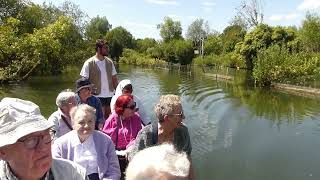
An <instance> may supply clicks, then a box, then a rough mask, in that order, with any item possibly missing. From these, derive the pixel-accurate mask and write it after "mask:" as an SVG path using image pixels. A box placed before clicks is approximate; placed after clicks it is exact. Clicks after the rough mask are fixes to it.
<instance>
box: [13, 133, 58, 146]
mask: <svg viewBox="0 0 320 180" xmlns="http://www.w3.org/2000/svg"><path fill="white" fill-rule="evenodd" d="M54 135H55V131H54V130H52V129H50V131H49V134H46V135H41V136H33V137H28V138H26V139H24V140H18V141H17V142H20V143H23V145H24V146H25V147H26V148H27V149H35V148H36V147H38V145H39V144H40V141H43V143H44V144H49V143H51V142H52V140H53V139H54Z"/></svg>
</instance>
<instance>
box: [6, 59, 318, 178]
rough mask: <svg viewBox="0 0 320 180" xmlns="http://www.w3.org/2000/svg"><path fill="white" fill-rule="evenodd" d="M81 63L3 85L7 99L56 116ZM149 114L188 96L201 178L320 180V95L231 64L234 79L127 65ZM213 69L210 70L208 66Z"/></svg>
mask: <svg viewBox="0 0 320 180" xmlns="http://www.w3.org/2000/svg"><path fill="white" fill-rule="evenodd" d="M79 70H80V67H79V68H77V67H75V68H70V69H69V70H68V72H66V73H64V74H63V75H61V76H55V77H53V76H49V77H35V78H33V79H31V80H29V81H28V82H24V83H20V84H11V85H6V86H0V98H3V97H5V96H11V97H18V98H23V99H28V100H31V101H34V102H35V103H37V104H38V105H39V106H40V107H41V111H42V113H43V114H44V115H45V116H46V117H48V116H49V115H50V114H51V113H52V112H53V111H55V110H56V107H55V98H56V95H57V94H58V92H59V91H61V90H62V89H66V88H72V89H74V88H75V85H74V81H75V80H76V79H77V78H78V77H79V75H78V73H79ZM117 71H118V73H119V74H118V77H119V79H124V78H129V79H131V81H132V82H133V86H134V93H135V94H136V95H137V96H139V97H140V98H141V99H142V100H143V102H144V104H145V109H146V110H147V113H148V114H149V115H150V116H151V117H153V119H154V114H153V106H154V104H155V103H156V101H157V100H158V98H159V96H160V95H162V94H167V93H174V94H178V95H180V96H181V97H182V102H183V108H184V112H185V115H186V119H185V123H186V124H187V126H188V127H189V132H190V136H191V140H192V144H193V151H192V159H193V166H194V171H195V174H196V176H197V177H198V179H204V180H206V179H217V180H234V179H237V180H258V179H259V180H260V179H265V180H305V179H320V171H319V167H320V155H319V152H320V108H319V107H320V99H319V98H313V99H312V98H307V97H299V96H294V95H290V94H286V93H281V92H277V91H274V90H270V89H259V88H253V87H252V86H250V85H248V79H249V78H248V77H247V76H246V73H245V72H240V71H234V70H228V72H226V71H225V70H224V71H221V73H223V74H224V73H228V75H231V76H233V77H234V80H233V81H222V80H219V79H216V78H215V77H214V76H212V74H211V73H215V72H214V71H212V70H210V69H205V70H203V69H201V68H193V69H192V71H191V72H186V71H184V70H183V69H181V70H179V69H178V68H173V69H171V70H165V69H146V68H139V67H133V66H126V65H120V67H117ZM204 71H205V72H207V73H206V74H205V73H203V72H204Z"/></svg>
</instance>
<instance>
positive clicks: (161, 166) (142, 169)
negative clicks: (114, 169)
mask: <svg viewBox="0 0 320 180" xmlns="http://www.w3.org/2000/svg"><path fill="white" fill-rule="evenodd" d="M189 171H190V161H189V160H188V157H187V154H186V153H185V152H181V153H180V152H177V151H176V150H175V149H174V146H173V145H172V144H162V145H159V146H153V147H150V148H147V149H144V150H142V151H140V152H138V153H137V154H136V155H135V156H134V157H133V159H132V160H131V161H130V163H129V165H128V168H127V170H126V179H128V180H138V179H154V180H160V179H161V180H179V179H180V180H183V179H187V178H188V175H189Z"/></svg>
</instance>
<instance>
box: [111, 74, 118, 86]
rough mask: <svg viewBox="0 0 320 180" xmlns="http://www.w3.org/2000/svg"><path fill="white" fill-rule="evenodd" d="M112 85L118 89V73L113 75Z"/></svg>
mask: <svg viewBox="0 0 320 180" xmlns="http://www.w3.org/2000/svg"><path fill="white" fill-rule="evenodd" d="M112 85H113V88H114V89H116V88H117V86H118V78H117V75H112Z"/></svg>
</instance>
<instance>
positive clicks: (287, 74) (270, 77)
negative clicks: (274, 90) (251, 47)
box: [253, 45, 320, 85]
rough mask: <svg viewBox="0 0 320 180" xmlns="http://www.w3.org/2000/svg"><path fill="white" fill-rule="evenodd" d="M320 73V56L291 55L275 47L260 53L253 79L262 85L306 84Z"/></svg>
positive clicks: (302, 53)
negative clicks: (279, 83)
mask: <svg viewBox="0 0 320 180" xmlns="http://www.w3.org/2000/svg"><path fill="white" fill-rule="evenodd" d="M319 73H320V54H310V53H305V52H300V53H293V54H292V53H291V52H290V50H289V49H288V48H285V47H281V46H279V45H274V46H271V47H269V48H268V49H265V50H260V51H259V52H258V56H257V61H256V63H255V67H254V69H253V77H254V78H255V80H256V81H257V82H258V83H259V84H261V85H270V83H271V82H285V83H287V82H295V83H297V82H300V83H302V82H305V81H309V80H313V78H315V77H316V76H317V75H319Z"/></svg>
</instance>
